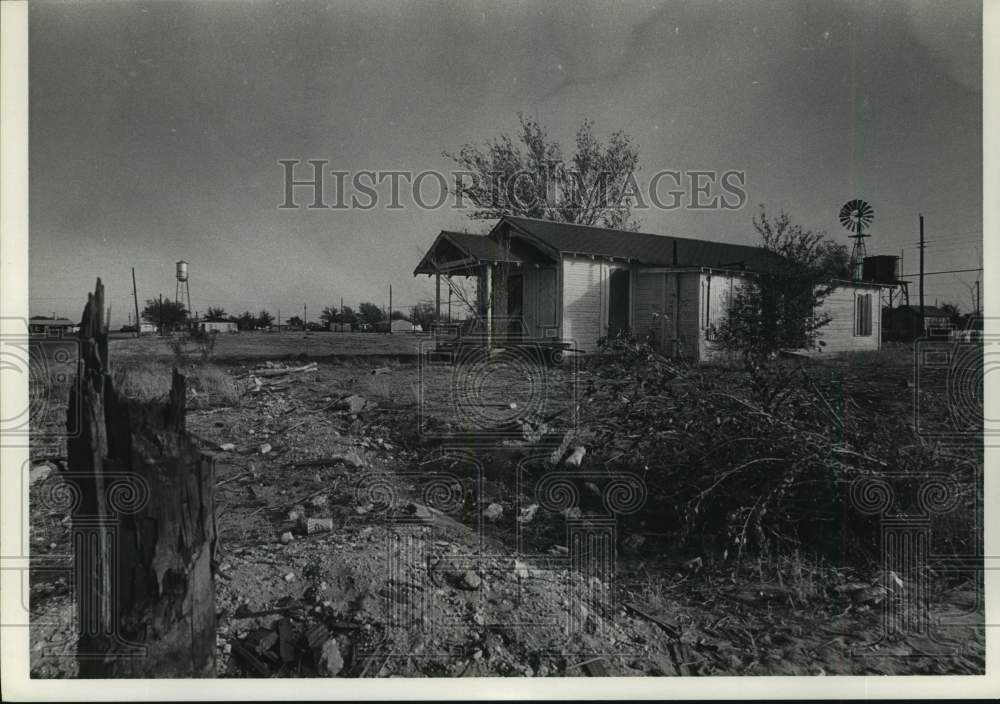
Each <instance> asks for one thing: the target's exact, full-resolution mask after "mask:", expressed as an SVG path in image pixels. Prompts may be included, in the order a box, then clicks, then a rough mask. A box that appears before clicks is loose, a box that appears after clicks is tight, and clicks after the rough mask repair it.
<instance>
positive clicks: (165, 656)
mask: <svg viewBox="0 0 1000 704" xmlns="http://www.w3.org/2000/svg"><path fill="white" fill-rule="evenodd" d="M104 315H105V314H104V286H103V284H102V283H101V280H100V279H98V280H97V286H96V289H95V291H94V293H93V294H91V295H89V296H88V300H87V305H86V307H85V308H84V312H83V319H82V320H81V323H80V341H81V345H80V360H79V361H78V366H77V374H78V375H79V383H78V384H76V385H74V387H73V391H72V392H71V394H70V406H69V411H68V413H69V416H68V417H69V418H70V419H74V418H79V419H80V422H81V432H79V433H78V434H77V435H76V437H72V438H70V439H69V440H68V441H67V460H68V462H67V465H68V471H67V472H65V473H64V474H63V476H62V477H61V479H62V480H63V481H64V482H65V484H66V492H67V494H68V495H71V496H72V502H71V503H72V510H71V512H70V513H71V516H72V532H73V536H72V538H73V549H74V563H75V577H76V585H77V616H78V630H79V641H78V646H77V659H78V661H79V665H80V676H81V677H102V678H104V677H212V676H214V674H215V588H214V584H213V580H212V570H211V559H212V548H213V546H214V542H215V531H214V520H213V518H214V496H213V494H214V468H213V466H212V462H211V459H210V458H208V457H206V456H204V455H202V453H201V452H200V451H199V449H198V447H197V446H196V445H195V444H194V442H193V441H192V439H191V438H190V437H189V436H188V435H187V433H186V430H185V380H184V377H183V376H181V375H180V374H179V373H177V370H174V372H173V380H172V387H171V390H170V395H169V399H168V400H167V401H166V402H162V401H139V400H133V399H127V398H124V397H122V396H120V395H119V394H118V393H117V391H116V390H115V388H114V384H113V381H112V377H111V374H110V370H109V364H108V335H107V321H106V320H105V319H104Z"/></svg>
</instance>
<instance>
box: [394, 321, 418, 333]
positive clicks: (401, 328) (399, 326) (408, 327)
mask: <svg viewBox="0 0 1000 704" xmlns="http://www.w3.org/2000/svg"><path fill="white" fill-rule="evenodd" d="M392 331H393V332H423V328H421V327H420V326H419V325H414V324H413V323H411V322H410V321H409V320H393V321H392Z"/></svg>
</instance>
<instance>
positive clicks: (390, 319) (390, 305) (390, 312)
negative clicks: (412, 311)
mask: <svg viewBox="0 0 1000 704" xmlns="http://www.w3.org/2000/svg"><path fill="white" fill-rule="evenodd" d="M389 334H390V335H391V334H392V284H389Z"/></svg>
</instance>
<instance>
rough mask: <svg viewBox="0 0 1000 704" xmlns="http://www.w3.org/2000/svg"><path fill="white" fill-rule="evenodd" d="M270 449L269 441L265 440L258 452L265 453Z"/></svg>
mask: <svg viewBox="0 0 1000 704" xmlns="http://www.w3.org/2000/svg"><path fill="white" fill-rule="evenodd" d="M270 451H271V443H269V442H265V443H264V444H263V445H261V446H260V454H262V455H266V454H267V453H269V452H270Z"/></svg>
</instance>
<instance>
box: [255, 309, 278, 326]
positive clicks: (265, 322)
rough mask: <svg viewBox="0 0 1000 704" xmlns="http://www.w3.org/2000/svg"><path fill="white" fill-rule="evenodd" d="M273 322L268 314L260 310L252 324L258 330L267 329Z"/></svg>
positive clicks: (272, 317)
mask: <svg viewBox="0 0 1000 704" xmlns="http://www.w3.org/2000/svg"><path fill="white" fill-rule="evenodd" d="M273 322H274V316H273V315H271V314H270V313H268V312H267V311H266V310H262V311H261V312H260V313H258V314H257V317H256V318H255V319H254V324H255V326H256V327H258V328H266V327H269V326H270V325H271V323H273Z"/></svg>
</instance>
